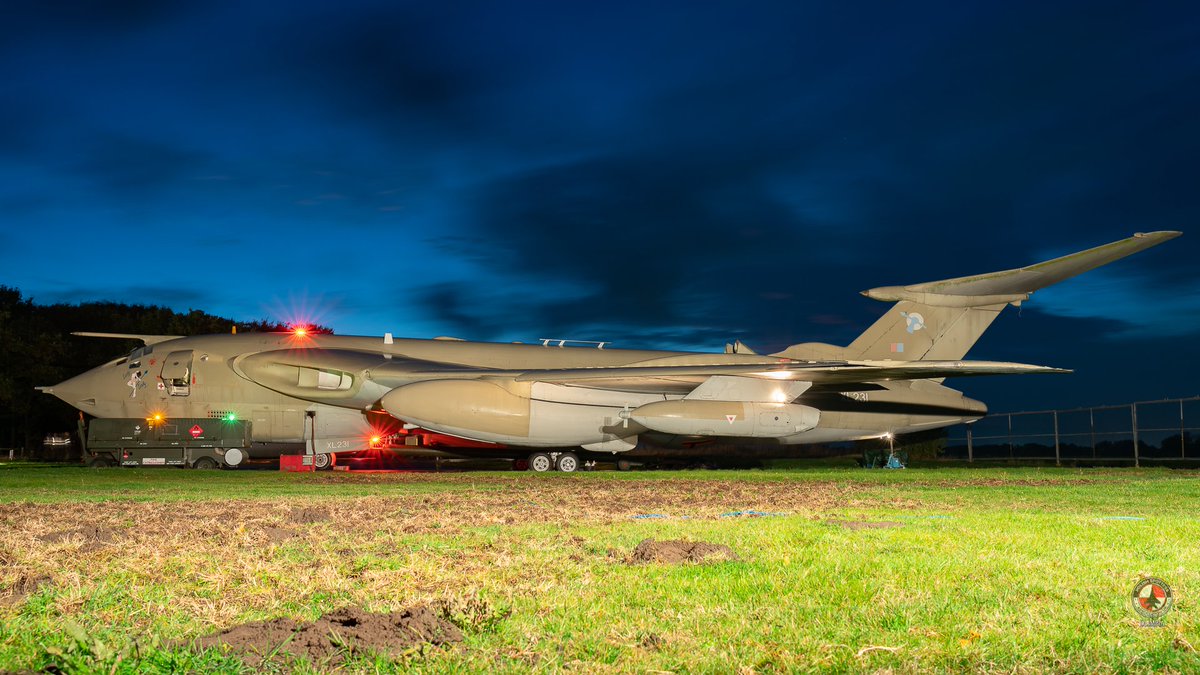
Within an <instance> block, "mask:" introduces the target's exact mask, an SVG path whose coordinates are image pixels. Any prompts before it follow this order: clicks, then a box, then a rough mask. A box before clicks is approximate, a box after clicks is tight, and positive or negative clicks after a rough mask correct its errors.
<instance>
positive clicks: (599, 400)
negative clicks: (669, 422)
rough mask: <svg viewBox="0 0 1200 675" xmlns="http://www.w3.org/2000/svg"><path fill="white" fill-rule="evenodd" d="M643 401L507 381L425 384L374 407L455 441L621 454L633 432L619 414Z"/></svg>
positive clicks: (399, 391)
mask: <svg viewBox="0 0 1200 675" xmlns="http://www.w3.org/2000/svg"><path fill="white" fill-rule="evenodd" d="M535 393H539V394H540V395H537V396H535V395H534V394H535ZM555 397H558V399H559V400H553V399H554V398H555ZM650 398H658V397H656V396H650V395H646V394H641V395H638V394H628V393H623V392H609V391H602V390H589V389H582V388H567V387H559V386H556V385H546V384H544V383H538V382H534V383H530V382H514V381H512V380H507V381H504V380H496V381H481V380H427V381H424V382H415V383H413V384H408V385H404V386H402V387H397V388H396V389H393V390H392V391H390V392H388V393H387V395H385V396H384V397H383V398H382V399H381V401H380V403H381V405H382V407H383V409H384V410H386V411H387V412H388V414H390V415H391V416H393V417H395V418H397V419H400V420H403V421H405V422H407V423H410V424H414V425H416V426H419V427H421V428H423V429H429V430H432V431H437V432H439V433H443V434H449V435H451V436H458V437H460V438H468V439H472V440H477V441H486V442H489V443H503V444H506V445H515V446H526V447H543V448H554V447H564V446H575V445H579V446H583V447H584V448H585V449H588V450H595V451H602V452H621V451H625V450H630V449H633V448H634V447H636V445H637V432H638V430H639V429H638V428H636V427H630V426H629V425H628V424H627V423H623V422H622V420H621V419H620V418H619V417H618V414H619V413H620V411H621V410H622V407H625V408H629V407H634V406H637V405H639V404H641V403H644V402H645V401H646V400H647V399H650ZM639 399H640V400H639Z"/></svg>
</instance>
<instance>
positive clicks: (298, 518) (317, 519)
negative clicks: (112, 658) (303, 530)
mask: <svg viewBox="0 0 1200 675" xmlns="http://www.w3.org/2000/svg"><path fill="white" fill-rule="evenodd" d="M287 520H288V522H289V523H293V524H295V525H306V524H309V523H322V522H325V521H327V520H330V516H329V509H323V508H318V507H315V506H299V507H295V508H293V509H292V510H291V511H289V512H288V516H287Z"/></svg>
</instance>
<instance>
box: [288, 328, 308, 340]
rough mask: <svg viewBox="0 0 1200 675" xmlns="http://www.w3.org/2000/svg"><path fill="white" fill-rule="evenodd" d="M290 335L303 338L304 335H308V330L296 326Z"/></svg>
mask: <svg viewBox="0 0 1200 675" xmlns="http://www.w3.org/2000/svg"><path fill="white" fill-rule="evenodd" d="M292 334H293V335H295V336H296V337H304V336H305V335H308V329H307V328H305V327H304V326H296V327H295V328H293V329H292Z"/></svg>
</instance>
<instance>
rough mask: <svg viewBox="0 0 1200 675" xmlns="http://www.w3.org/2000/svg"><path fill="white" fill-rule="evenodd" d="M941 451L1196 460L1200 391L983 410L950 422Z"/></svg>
mask: <svg viewBox="0 0 1200 675" xmlns="http://www.w3.org/2000/svg"><path fill="white" fill-rule="evenodd" d="M943 456H944V457H948V458H953V459H965V460H967V461H970V462H975V461H994V460H1003V461H1053V462H1055V463H1058V464H1061V463H1063V462H1068V463H1077V462H1091V461H1097V462H1105V463H1114V462H1120V463H1126V462H1127V463H1130V464H1133V465H1134V466H1137V465H1140V464H1142V463H1167V462H1196V461H1200V396H1197V397H1193V398H1175V399H1167V400H1163V401H1144V402H1141V403H1131V404H1128V405H1114V406H1098V407H1095V408H1076V409H1073V410H1041V411H1037V412H1020V413H999V414H994V415H988V416H987V417H984V418H983V419H981V420H978V421H976V422H973V423H971V424H963V425H959V426H957V427H951V428H950V429H949V431H948V435H947V439H946V447H945V450H944V451H943Z"/></svg>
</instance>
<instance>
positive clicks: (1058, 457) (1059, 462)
mask: <svg viewBox="0 0 1200 675" xmlns="http://www.w3.org/2000/svg"><path fill="white" fill-rule="evenodd" d="M1054 466H1062V453H1061V452H1060V451H1059V449H1058V411H1057V410H1055V411H1054Z"/></svg>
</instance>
